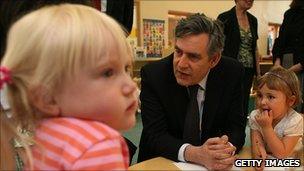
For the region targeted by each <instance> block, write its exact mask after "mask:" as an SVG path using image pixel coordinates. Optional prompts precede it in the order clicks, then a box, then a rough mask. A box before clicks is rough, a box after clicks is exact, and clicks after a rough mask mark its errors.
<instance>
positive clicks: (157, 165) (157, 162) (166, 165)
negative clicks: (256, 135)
mask: <svg viewBox="0 0 304 171" xmlns="http://www.w3.org/2000/svg"><path fill="white" fill-rule="evenodd" d="M238 157H239V158H244V159H250V158H251V152H250V147H243V149H242V151H241V153H240V154H238ZM173 163H174V161H172V160H169V159H166V158H164V157H156V158H153V159H150V160H146V161H143V162H140V163H137V164H134V165H132V166H130V167H129V170H180V169H179V168H178V167H177V166H175V165H174V164H173ZM245 170H247V169H245ZM249 170H250V169H249Z"/></svg>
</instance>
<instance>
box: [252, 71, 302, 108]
mask: <svg viewBox="0 0 304 171" xmlns="http://www.w3.org/2000/svg"><path fill="white" fill-rule="evenodd" d="M257 85H258V88H259V89H261V88H262V87H263V86H264V85H267V87H268V88H269V89H272V90H277V91H281V92H283V93H284V94H285V95H286V96H287V98H290V97H292V96H295V103H294V104H293V107H294V106H296V105H298V104H300V103H301V102H302V93H301V90H300V83H299V80H298V77H297V76H296V74H295V73H294V72H292V71H289V70H287V69H285V68H283V67H280V66H275V67H272V68H271V69H270V71H269V72H267V73H265V74H264V75H263V76H262V77H261V78H260V79H259V80H258V83H257Z"/></svg>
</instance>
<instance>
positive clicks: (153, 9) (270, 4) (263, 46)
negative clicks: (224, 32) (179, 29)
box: [140, 0, 291, 55]
mask: <svg viewBox="0 0 304 171" xmlns="http://www.w3.org/2000/svg"><path fill="white" fill-rule="evenodd" d="M290 2H291V0H255V1H254V4H253V7H252V8H251V9H250V10H249V12H250V13H251V14H253V15H254V16H255V17H257V19H258V34H259V40H258V47H259V49H260V53H261V55H266V53H267V52H266V51H267V32H268V23H269V22H272V23H282V21H283V15H284V12H285V11H286V10H287V9H288V8H289V4H290ZM234 5H235V3H234V0H140V25H141V28H142V26H143V23H142V21H143V19H159V20H165V44H166V46H167V44H168V11H169V10H174V11H182V12H191V13H197V12H203V13H205V14H206V15H207V16H209V17H212V18H216V17H217V16H218V15H219V14H220V13H222V12H224V11H227V10H229V9H231V8H232V7H233V6H234ZM140 34H141V39H142V38H143V32H142V29H141V33H140ZM141 41H142V40H141ZM165 48H167V47H165Z"/></svg>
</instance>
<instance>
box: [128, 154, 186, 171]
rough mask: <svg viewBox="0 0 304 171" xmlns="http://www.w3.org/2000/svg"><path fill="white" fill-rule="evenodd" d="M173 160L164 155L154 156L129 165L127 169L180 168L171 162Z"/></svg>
mask: <svg viewBox="0 0 304 171" xmlns="http://www.w3.org/2000/svg"><path fill="white" fill-rule="evenodd" d="M173 162H174V161H172V160H169V159H166V158H164V157H156V158H153V159H150V160H146V161H143V162H140V163H137V164H135V165H132V166H130V167H129V169H128V170H180V169H179V168H178V167H176V166H175V165H174V164H173Z"/></svg>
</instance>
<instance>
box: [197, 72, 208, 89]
mask: <svg viewBox="0 0 304 171" xmlns="http://www.w3.org/2000/svg"><path fill="white" fill-rule="evenodd" d="M209 72H210V70H209V71H208V73H207V74H206V76H205V77H204V78H203V79H202V80H201V81H200V82H199V83H198V85H200V86H201V88H202V89H203V90H206V83H207V79H208V76H209Z"/></svg>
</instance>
